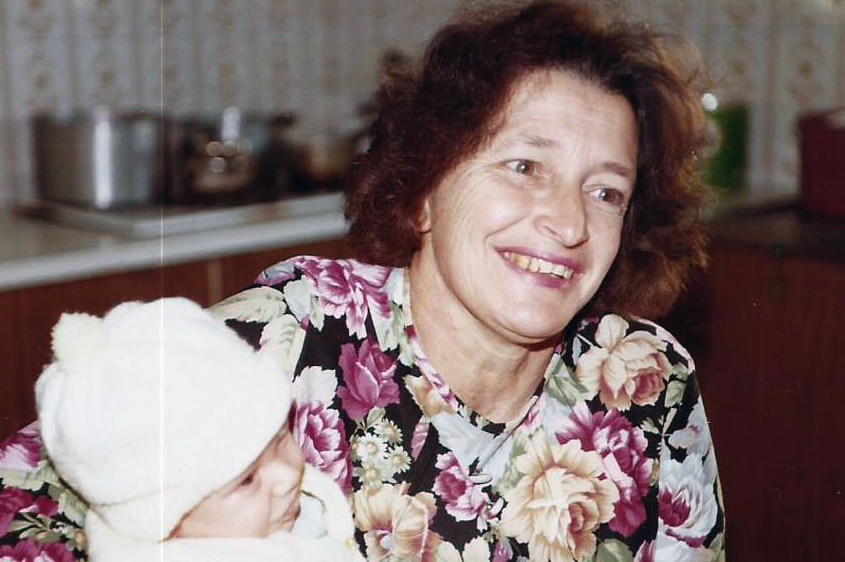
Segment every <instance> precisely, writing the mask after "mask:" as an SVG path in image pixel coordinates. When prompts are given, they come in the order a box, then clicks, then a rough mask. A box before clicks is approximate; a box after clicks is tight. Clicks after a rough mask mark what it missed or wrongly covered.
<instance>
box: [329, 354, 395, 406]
mask: <svg viewBox="0 0 845 562" xmlns="http://www.w3.org/2000/svg"><path fill="white" fill-rule="evenodd" d="M339 364H340V369H341V371H343V382H344V383H345V384H346V386H341V387H340V388H339V389H338V391H337V395H338V397H340V401H341V405H342V406H343V409H344V410H346V412H347V413H348V414H349V417H350V418H352V419H353V420H361V419H364V418H365V417H366V416H367V414H368V413H369V411H370V410H372V409H373V408H384V407H385V406H387V405H388V404H396V403H398V402H399V385H397V384H396V381H394V380H393V372H394V371H395V370H396V363H395V362H394V361H393V360H392V359H391V358H390V357H388V356H387V355H385V354H384V353H383V352H382V351H381V350H380V349H379V348H378V344H374V343H371V342H370V341H369V340H365V341H364V342H363V343H362V344H361V348H360V349H359V350H358V352H357V353H356V352H355V346H354V345H353V344H351V343H348V344H345V345H343V346H342V347H341V348H340V361H339Z"/></svg>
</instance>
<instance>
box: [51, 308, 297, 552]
mask: <svg viewBox="0 0 845 562" xmlns="http://www.w3.org/2000/svg"><path fill="white" fill-rule="evenodd" d="M53 351H54V356H55V360H54V362H53V363H52V364H50V365H48V366H47V367H46V368H45V370H44V372H43V373H42V374H41V376H40V377H39V379H38V381H37V383H36V402H37V405H38V415H39V420H40V423H41V436H42V439H43V442H44V446H45V449H46V451H47V454H48V456H49V457H50V459H51V460H52V462H53V464H54V466H55V467H56V469H57V471H58V472H59V474H60V475H61V476H62V477H63V478H64V479H65V480H66V481H67V482H68V484H70V485H71V487H73V488H75V489H76V490H77V491H78V492H79V493H80V494H81V495H82V496H83V498H84V499H85V500H86V501H87V502H88V503H89V504H90V507H91V509H92V510H94V511H95V512H96V513H97V514H98V515H99V516H100V518H101V519H102V520H104V521H105V522H106V523H107V524H108V525H109V526H110V527H112V528H113V529H114V530H115V531H116V532H117V533H119V534H122V535H124V536H126V537H129V538H134V539H139V540H149V541H159V540H163V539H164V538H166V537H167V536H168V535H169V534H170V532H171V531H172V530H173V529H174V528H175V526H176V525H177V524H178V523H179V521H180V520H181V519H182V517H183V516H184V515H185V514H186V513H188V512H189V511H190V510H191V509H193V507H194V506H196V505H197V504H198V503H199V502H200V501H201V500H202V499H203V498H204V497H206V496H207V495H208V494H210V493H211V492H213V491H214V490H216V489H218V488H220V487H222V486H223V485H225V484H226V483H227V482H229V481H231V480H232V479H233V478H235V477H236V476H238V474H240V473H241V472H242V471H243V470H244V469H245V468H246V467H247V466H249V465H250V464H251V463H252V462H253V461H254V460H255V459H256V458H257V457H258V456H259V454H260V453H261V452H262V451H263V450H264V448H265V447H266V446H267V444H268V443H269V442H270V440H271V439H272V438H273V436H275V435H276V433H277V432H278V431H279V430H280V428H281V427H282V426H283V425H284V423H285V421H286V419H287V414H288V410H289V408H290V379H289V376H288V375H287V374H286V373H282V372H281V371H280V370H279V368H278V365H277V363H276V362H275V361H274V360H273V359H272V358H271V357H270V356H269V355H268V354H266V353H262V352H257V351H255V350H254V349H253V348H252V347H251V346H250V345H249V344H247V343H246V342H245V341H243V340H242V339H240V337H239V336H238V335H237V334H236V333H235V332H233V331H232V330H230V329H229V328H228V327H227V326H225V324H223V323H222V322H221V321H219V320H218V319H216V318H214V317H213V316H212V315H211V314H210V313H209V312H207V311H205V310H203V309H202V308H201V307H199V306H198V305H197V304H195V303H193V302H191V301H188V300H186V299H182V298H170V299H160V300H158V301H154V302H151V303H136V302H133V303H125V304H122V305H119V306H117V307H116V308H114V309H112V310H111V311H110V312H109V313H108V314H106V315H105V316H104V317H103V318H97V317H94V316H91V315H88V314H64V315H62V317H61V319H60V320H59V322H58V323H57V325H56V326H55V328H54V330H53Z"/></svg>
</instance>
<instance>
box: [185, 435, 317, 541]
mask: <svg viewBox="0 0 845 562" xmlns="http://www.w3.org/2000/svg"><path fill="white" fill-rule="evenodd" d="M304 466H305V461H304V458H303V455H302V451H301V450H300V448H299V446H298V445H297V443H296V441H295V440H294V437H293V435H292V434H291V432H290V430H288V428H287V426H285V428H284V429H283V430H282V431H281V432H280V433H279V434H278V435H277V436H276V437H275V438H274V439H273V440H272V441H271V442H270V444H269V445H267V448H266V449H264V452H262V453H261V456H259V457H258V459H256V461H255V462H254V463H253V464H252V465H250V466H249V467H247V469H246V470H245V471H244V472H242V473H241V474H240V475H239V476H238V477H237V478H235V479H234V480H232V481H231V482H229V483H228V484H226V485H225V486H223V487H222V488H220V489H219V490H217V491H215V492H213V493H212V494H211V495H209V496H208V497H206V498H205V499H204V500H203V501H202V502H200V503H199V504H198V505H197V506H196V507H195V508H194V509H193V510H192V511H191V512H190V513H189V514H188V515H187V516H185V518H184V519H183V520H182V522H181V523H180V525H179V527H178V528H177V530H176V532H175V533H174V536H177V537H185V538H188V537H193V538H202V537H267V536H269V535H272V534H274V533H277V532H279V531H289V530H290V529H291V527H292V526H293V522H294V520H295V519H296V517H297V515H298V514H299V488H300V484H301V482H302V472H303V469H304Z"/></svg>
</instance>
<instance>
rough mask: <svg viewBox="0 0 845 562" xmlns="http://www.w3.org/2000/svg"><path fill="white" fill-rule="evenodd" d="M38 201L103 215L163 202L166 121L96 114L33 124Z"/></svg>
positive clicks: (98, 110) (46, 119)
mask: <svg viewBox="0 0 845 562" xmlns="http://www.w3.org/2000/svg"><path fill="white" fill-rule="evenodd" d="M30 125H31V131H32V142H33V150H34V161H35V178H36V191H37V194H38V197H39V198H41V199H43V200H45V201H51V202H59V203H71V204H75V205H81V206H85V207H94V208H98V209H113V208H122V207H138V206H146V205H151V204H155V203H157V202H159V201H160V200H161V195H162V193H163V187H164V182H165V169H164V143H163V140H162V139H163V134H164V133H163V131H164V118H163V117H162V116H161V115H157V114H152V113H143V112H134V113H115V112H113V111H111V110H109V109H108V108H102V107H100V108H96V109H95V110H94V111H93V112H91V113H85V114H77V115H73V116H70V117H66V118H64V117H59V116H54V115H36V116H34V117H33V118H32V119H31V121H30Z"/></svg>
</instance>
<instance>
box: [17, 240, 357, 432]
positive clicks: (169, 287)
mask: <svg viewBox="0 0 845 562" xmlns="http://www.w3.org/2000/svg"><path fill="white" fill-rule="evenodd" d="M302 253H313V254H318V255H325V256H329V257H342V256H344V255H345V247H344V245H343V242H342V241H341V240H329V241H323V242H315V243H311V244H306V245H301V246H293V247H286V248H279V249H276V250H268V251H262V252H255V253H248V254H244V255H241V256H233V257H227V258H218V259H213V260H205V261H199V262H195V263H188V264H183V265H175V266H168V267H164V268H156V269H148V270H142V271H133V272H129V273H121V274H116V275H106V276H101V277H94V278H91V279H85V280H81V281H73V282H66V283H57V284H53V285H47V286H43V287H37V288H31V289H18V290H13V291H8V292H0V319H2V321H0V353H2V357H0V369H2V375H0V439H3V438H5V437H6V436H8V435H9V434H11V433H13V432H14V431H16V430H17V429H19V428H20V427H22V426H24V425H26V424H28V423H29V422H31V421H32V420H34V419H35V399H34V392H33V387H34V384H35V380H36V379H37V378H38V375H39V374H40V373H41V371H42V369H43V368H44V365H46V364H47V363H49V362H50V359H51V357H50V330H51V329H52V327H53V325H55V323H56V321H57V320H58V318H59V315H60V314H61V313H62V312H66V311H76V312H88V313H91V314H97V315H101V314H103V313H105V312H106V311H107V310H109V309H110V308H112V307H113V306H115V305H116V304H118V303H120V302H123V301H127V300H143V301H148V300H154V299H157V298H160V297H165V296H184V297H187V298H190V299H193V300H195V301H197V302H198V303H200V304H202V305H203V306H208V305H210V304H212V303H214V302H217V301H218V300H220V299H221V298H223V297H225V296H228V295H231V294H233V293H235V292H237V291H239V290H240V289H242V288H243V287H245V286H246V285H248V284H249V283H250V282H252V280H253V279H254V278H255V276H256V275H257V274H258V273H259V272H260V271H261V270H262V269H264V268H265V267H267V266H269V265H272V264H273V263H275V262H277V261H279V260H281V259H284V258H285V257H289V256H293V255H299V254H302Z"/></svg>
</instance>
